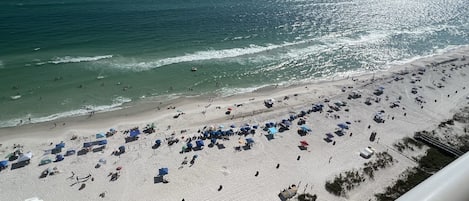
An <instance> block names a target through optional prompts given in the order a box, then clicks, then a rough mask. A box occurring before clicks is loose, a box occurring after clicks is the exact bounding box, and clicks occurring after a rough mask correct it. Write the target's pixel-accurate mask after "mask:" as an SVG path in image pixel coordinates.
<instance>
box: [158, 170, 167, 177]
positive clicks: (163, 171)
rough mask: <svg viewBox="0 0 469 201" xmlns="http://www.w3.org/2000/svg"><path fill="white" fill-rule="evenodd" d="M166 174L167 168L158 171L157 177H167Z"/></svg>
mask: <svg viewBox="0 0 469 201" xmlns="http://www.w3.org/2000/svg"><path fill="white" fill-rule="evenodd" d="M168 173H169V171H168V168H160V169H159V170H158V175H160V176H163V175H167V174H168Z"/></svg>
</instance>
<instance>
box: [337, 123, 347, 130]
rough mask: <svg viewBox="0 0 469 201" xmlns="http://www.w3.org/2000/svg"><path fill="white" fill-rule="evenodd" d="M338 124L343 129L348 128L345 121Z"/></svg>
mask: <svg viewBox="0 0 469 201" xmlns="http://www.w3.org/2000/svg"><path fill="white" fill-rule="evenodd" d="M337 126H338V127H339V128H341V129H348V125H347V124H344V123H340V124H337Z"/></svg>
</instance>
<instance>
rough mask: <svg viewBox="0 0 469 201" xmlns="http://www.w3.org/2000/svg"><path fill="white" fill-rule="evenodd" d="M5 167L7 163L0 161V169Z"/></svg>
mask: <svg viewBox="0 0 469 201" xmlns="http://www.w3.org/2000/svg"><path fill="white" fill-rule="evenodd" d="M6 167H8V161H7V160H3V161H0V169H3V168H6Z"/></svg>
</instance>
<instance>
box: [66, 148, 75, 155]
mask: <svg viewBox="0 0 469 201" xmlns="http://www.w3.org/2000/svg"><path fill="white" fill-rule="evenodd" d="M75 153H76V151H75V150H74V149H69V150H67V152H65V156H71V155H75Z"/></svg>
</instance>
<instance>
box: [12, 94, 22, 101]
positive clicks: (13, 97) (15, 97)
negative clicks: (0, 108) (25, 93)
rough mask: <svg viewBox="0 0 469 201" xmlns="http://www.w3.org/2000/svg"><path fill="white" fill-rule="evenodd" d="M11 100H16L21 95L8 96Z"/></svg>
mask: <svg viewBox="0 0 469 201" xmlns="http://www.w3.org/2000/svg"><path fill="white" fill-rule="evenodd" d="M10 98H11V100H17V99H20V98H21V95H16V96H10Z"/></svg>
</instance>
